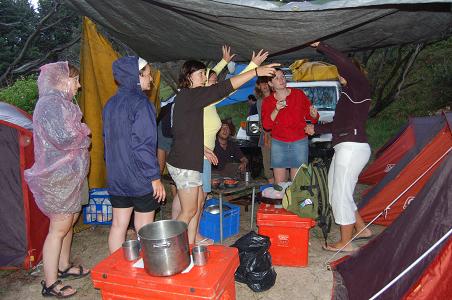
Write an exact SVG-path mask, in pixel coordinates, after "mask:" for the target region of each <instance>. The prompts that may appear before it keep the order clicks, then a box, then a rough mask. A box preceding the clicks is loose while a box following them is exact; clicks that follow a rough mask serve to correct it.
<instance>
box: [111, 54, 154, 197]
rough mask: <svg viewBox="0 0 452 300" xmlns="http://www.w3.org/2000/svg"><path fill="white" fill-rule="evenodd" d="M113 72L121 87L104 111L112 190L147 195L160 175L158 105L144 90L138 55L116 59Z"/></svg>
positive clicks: (118, 194) (113, 191)
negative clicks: (157, 154) (156, 111)
mask: <svg viewBox="0 0 452 300" xmlns="http://www.w3.org/2000/svg"><path fill="white" fill-rule="evenodd" d="M113 75H114V77H115V80H116V82H117V83H118V84H119V88H118V91H117V92H116V94H115V95H114V96H113V97H111V98H110V99H109V100H108V102H107V104H106V105H105V107H104V109H103V111H102V119H103V135H104V147H105V162H106V165H107V188H108V192H109V193H110V194H111V195H116V196H132V197H139V196H144V195H146V194H149V193H151V192H153V189H152V185H151V181H153V180H156V179H159V178H160V171H159V165H158V161H157V157H156V149H157V126H156V113H155V108H154V106H153V105H152V104H151V103H150V102H149V99H148V98H147V97H146V95H145V94H144V93H143V91H142V90H141V87H140V81H139V77H138V76H139V72H138V58H137V57H135V56H127V57H122V58H120V59H118V60H116V61H115V62H114V63H113Z"/></svg>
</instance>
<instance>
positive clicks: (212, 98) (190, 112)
mask: <svg viewBox="0 0 452 300" xmlns="http://www.w3.org/2000/svg"><path fill="white" fill-rule="evenodd" d="M232 91H233V88H232V85H231V81H230V80H225V81H222V82H219V83H217V84H214V85H211V86H209V87H197V88H193V89H190V88H185V89H182V90H181V91H180V92H179V94H177V96H176V98H175V99H174V114H173V128H172V132H173V144H172V146H171V151H170V153H169V156H168V163H169V164H170V165H172V166H173V167H176V168H179V169H187V170H195V171H199V172H202V166H203V157H204V130H203V126H204V110H203V109H204V107H206V106H207V105H209V104H211V103H214V102H216V101H218V100H220V99H222V98H224V97H226V96H227V95H229V94H230V93H231V92H232Z"/></svg>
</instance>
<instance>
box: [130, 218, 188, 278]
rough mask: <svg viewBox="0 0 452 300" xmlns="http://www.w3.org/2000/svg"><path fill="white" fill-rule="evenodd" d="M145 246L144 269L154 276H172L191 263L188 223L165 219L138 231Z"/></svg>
mask: <svg viewBox="0 0 452 300" xmlns="http://www.w3.org/2000/svg"><path fill="white" fill-rule="evenodd" d="M138 236H139V238H140V242H141V246H142V248H143V260H144V269H145V270H146V272H147V273H148V274H149V275H152V276H171V275H174V274H177V273H180V272H182V271H183V270H184V269H185V268H187V267H188V265H189V264H190V250H189V246H188V235H187V224H185V223H184V222H181V221H175V220H163V221H157V222H154V223H150V224H147V225H145V226H143V227H142V228H141V229H140V230H139V231H138Z"/></svg>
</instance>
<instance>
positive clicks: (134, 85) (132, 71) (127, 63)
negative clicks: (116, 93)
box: [113, 56, 141, 91]
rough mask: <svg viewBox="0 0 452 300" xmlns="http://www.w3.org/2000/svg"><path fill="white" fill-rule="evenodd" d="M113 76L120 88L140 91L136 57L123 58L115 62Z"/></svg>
mask: <svg viewBox="0 0 452 300" xmlns="http://www.w3.org/2000/svg"><path fill="white" fill-rule="evenodd" d="M113 76H114V77H115V80H116V82H117V83H118V84H119V87H120V88H126V89H130V90H135V89H139V90H140V91H141V87H140V79H139V70H138V57H137V56H124V57H121V58H119V59H117V60H115V62H113Z"/></svg>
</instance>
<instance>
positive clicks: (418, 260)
mask: <svg viewBox="0 0 452 300" xmlns="http://www.w3.org/2000/svg"><path fill="white" fill-rule="evenodd" d="M451 233H452V228H451V229H449V231H448V232H447V233H446V234H445V235H443V237H442V238H441V239H439V240H438V241H437V242H436V243H435V244H433V246H431V247H430V248H429V249H428V250H427V251H426V252H425V253H424V254H422V255H421V256H420V257H419V258H418V259H416V261H414V262H413V263H412V264H411V265H410V266H409V267H408V268H406V269H405V270H404V271H403V272H402V273H400V274H399V275H398V276H397V277H396V278H394V279H393V280H392V281H391V282H390V283H388V284H387V285H386V286H385V287H384V288H382V289H381V290H380V291H379V292H378V293H376V294H375V295H373V296H372V298H370V299H369V300H374V299H376V298H377V297H378V296H380V295H381V294H382V293H383V292H384V291H386V290H387V289H388V288H390V287H391V286H392V285H393V284H394V283H396V282H397V281H398V280H399V279H400V278H402V277H403V276H405V274H406V273H408V272H409V271H410V270H411V269H412V268H414V267H415V266H416V265H417V264H418V263H420V262H421V260H423V259H424V258H425V257H426V256H427V255H429V254H430V252H432V251H433V250H435V248H436V247H438V246H439V244H441V243H442V242H443V241H444V240H445V239H447V238H448V237H449V235H450V234H451Z"/></svg>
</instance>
